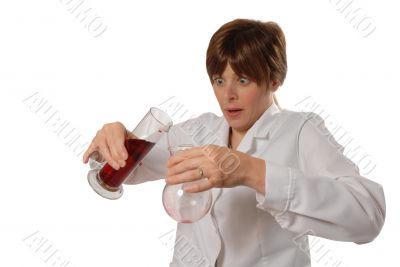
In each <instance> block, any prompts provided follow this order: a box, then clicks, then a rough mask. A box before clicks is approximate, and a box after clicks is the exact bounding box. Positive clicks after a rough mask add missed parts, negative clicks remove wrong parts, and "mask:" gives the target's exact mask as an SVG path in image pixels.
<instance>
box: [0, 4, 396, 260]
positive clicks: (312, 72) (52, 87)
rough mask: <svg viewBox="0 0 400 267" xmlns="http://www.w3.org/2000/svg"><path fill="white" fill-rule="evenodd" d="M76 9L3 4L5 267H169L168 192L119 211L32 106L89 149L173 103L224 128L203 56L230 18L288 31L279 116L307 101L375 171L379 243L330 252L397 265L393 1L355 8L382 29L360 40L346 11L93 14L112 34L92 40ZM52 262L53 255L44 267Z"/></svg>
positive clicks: (122, 204)
mask: <svg viewBox="0 0 400 267" xmlns="http://www.w3.org/2000/svg"><path fill="white" fill-rule="evenodd" d="M68 1H70V0H68ZM68 1H66V0H64V1H57V0H52V1H2V2H1V4H0V29H1V30H0V34H1V35H0V38H1V39H0V94H1V95H0V111H1V112H0V114H1V130H0V133H1V139H0V142H1V143H0V144H1V146H0V148H1V150H0V151H1V164H2V165H1V176H0V179H1V193H0V214H1V215H0V266H7V267H11V266H30V267H33V266H40V267H42V266H43V267H44V266H51V262H52V261H53V262H57V261H58V265H56V266H61V264H60V263H61V258H63V259H65V260H67V261H69V262H70V263H69V264H68V266H77V267H78V266H98V267H102V266H119V267H125V266H149V267H150V266H151V267H153V266H167V265H168V263H169V261H170V258H171V255H172V254H171V253H172V250H171V248H172V246H171V242H170V243H169V244H168V243H167V242H165V240H163V238H160V236H162V235H164V234H166V233H168V232H169V231H171V230H173V229H174V228H175V223H174V222H173V221H172V220H171V219H170V218H169V217H168V216H167V215H166V213H165V212H164V210H163V207H162V203H161V191H162V188H163V186H164V181H163V180H159V181H157V182H152V183H147V184H142V185H138V186H125V193H124V196H123V197H122V198H121V199H119V200H117V201H110V200H105V199H102V198H101V197H99V196H98V195H97V194H95V193H94V192H93V191H92V189H91V188H90V187H89V185H88V183H87V180H86V173H87V171H88V166H87V165H84V164H82V162H81V157H80V156H77V155H76V153H74V151H73V150H72V149H71V148H70V147H68V146H67V145H65V144H64V141H63V140H62V139H61V138H60V136H58V135H57V134H56V133H54V132H53V128H52V125H51V123H46V121H45V119H44V116H42V115H40V112H39V113H35V112H34V111H33V110H32V109H31V108H30V107H29V105H27V103H26V101H24V99H26V98H28V97H29V96H31V95H33V94H35V93H37V94H38V95H40V97H41V98H42V99H45V100H46V101H48V105H49V106H51V107H52V110H53V111H58V113H57V114H58V115H57V116H59V117H60V118H62V120H63V121H67V122H69V123H70V125H71V128H70V129H72V128H75V133H79V134H80V135H81V137H80V138H81V142H82V143H83V141H90V140H91V139H92V137H93V136H94V134H95V133H96V131H97V130H98V129H99V128H100V127H101V126H102V125H103V124H104V123H106V122H111V121H116V120H119V121H121V122H123V123H124V124H125V125H126V126H127V127H128V128H132V127H134V126H135V125H136V123H138V120H139V119H140V118H141V117H142V116H143V115H144V114H145V113H146V112H147V110H148V108H149V107H151V106H157V105H159V104H160V103H162V102H163V101H165V100H167V99H169V98H171V97H174V99H175V101H178V102H180V103H182V104H183V105H184V106H185V109H186V110H187V111H188V114H189V113H190V115H199V114H201V113H203V112H208V111H211V112H215V113H217V114H219V115H220V114H221V113H220V111H219V109H218V105H217V102H216V100H215V98H214V95H213V93H212V88H211V86H210V84H209V81H208V77H207V75H206V70H205V53H206V49H207V45H208V42H209V39H210V37H211V35H212V34H213V33H214V32H215V31H216V30H217V29H218V28H219V27H220V26H221V25H222V24H224V23H226V22H228V21H230V20H232V19H235V18H251V19H259V20H264V21H268V20H273V21H276V22H278V23H279V24H280V26H281V27H282V29H283V30H284V32H285V34H286V39H287V54H288V66H289V71H288V75H287V79H286V82H285V84H284V85H283V86H282V87H281V88H280V89H279V91H278V94H277V97H278V100H279V102H280V104H281V105H282V106H283V107H284V108H287V109H292V110H296V109H297V105H296V103H298V102H300V101H301V100H303V99H304V98H306V97H311V98H312V99H313V100H314V101H315V102H317V103H319V104H320V105H321V107H323V109H324V111H325V112H326V114H329V115H330V116H331V117H332V118H335V120H336V122H337V124H338V125H340V126H341V127H343V129H345V130H346V131H347V132H348V134H349V135H350V136H352V137H353V138H354V140H355V141H356V142H357V143H358V144H359V145H360V146H361V147H362V149H363V151H365V152H366V153H368V154H369V155H370V156H371V157H372V158H373V161H374V163H375V164H376V168H375V169H374V170H373V171H372V172H370V173H369V174H368V175H367V177H368V178H370V179H373V180H374V181H376V182H378V183H380V184H382V185H383V187H384V190H385V195H386V202H387V218H386V223H385V226H384V228H383V230H382V232H381V234H380V235H379V236H378V237H377V238H376V240H375V241H374V242H372V243H370V244H365V245H356V244H353V243H342V242H333V241H328V240H322V243H321V244H324V250H325V251H329V255H331V256H330V257H332V258H333V259H336V260H338V261H340V262H342V263H341V265H340V266H394V265H396V263H397V262H398V249H397V247H398V246H397V242H398V238H399V237H400V235H399V227H398V226H399V225H400V216H399V214H398V212H397V207H396V204H398V203H399V201H400V197H399V196H400V194H399V190H398V186H399V185H400V183H399V176H398V170H397V167H398V165H399V162H398V157H397V152H398V151H399V148H400V147H399V142H398V136H399V130H398V129H399V128H398V123H399V120H398V118H397V116H396V115H398V114H399V111H398V106H399V104H398V98H397V96H399V94H398V90H399V89H400V88H399V82H398V81H397V80H396V79H395V71H397V72H398V70H399V66H398V62H399V59H400V58H399V53H398V48H399V47H400V44H399V40H398V38H397V36H398V26H399V20H398V18H396V17H398V13H397V12H398V8H396V7H395V6H394V5H395V4H396V3H395V1H357V2H353V3H352V8H353V9H356V8H360V11H361V12H362V13H363V14H365V15H366V16H368V17H370V18H369V19H368V20H369V21H370V22H371V21H372V23H373V26H375V27H376V30H375V31H374V32H373V33H372V34H370V35H369V36H368V37H363V32H362V31H361V30H360V29H355V28H354V27H353V26H352V23H351V22H350V21H349V18H348V17H347V18H346V17H345V14H343V13H340V11H338V10H337V8H338V6H340V5H343V3H344V1H342V3H341V4H340V1H329V0H324V1H317V0H314V1H311V0H308V1H282V0H279V1H278V0H276V1H255V0H247V1H226V0H225V1H197V2H193V1H160V0H159V1H155V0H153V1H146V2H145V1H93V0H90V1H89V0H87V1H85V2H84V5H85V6H86V8H88V7H90V8H92V10H91V11H92V12H95V13H96V14H97V15H98V16H100V17H101V21H102V23H103V25H102V27H105V26H107V28H106V31H105V32H104V33H103V34H102V35H100V36H98V37H97V38H96V37H94V36H93V31H90V29H87V28H85V23H84V22H83V23H82V22H80V19H77V18H76V16H75V15H76V14H73V13H71V11H69V10H68V9H69V8H70V7H69V6H68V4H67V2H68ZM74 2H76V1H74ZM98 21H100V19H98ZM353 24H354V23H353ZM364 26H365V25H364ZM371 27H372V26H371ZM397 74H398V73H397ZM174 119H175V123H176V122H178V121H179V118H174ZM72 126H73V127H72ZM160 178H161V177H160ZM396 226H397V227H396ZM34 238H36V239H34ZM40 238H43V240H47V243H46V244H47V246H48V247H49V245H51V247H49V250H48V251H47V252H44V251H43V249H42V250H40V249H39V248H38V247H35V244H38V243H39V241H40ZM35 242H36V243H35ZM172 245H173V244H172ZM50 251H53V252H55V253H56V254H54V256H53V258H50V259H49V260H48V261H46V258H48V257H50V256H51V255H50ZM46 253H47V254H46ZM56 255H57V257H58V256H59V257H60V259H56V258H55V257H56ZM329 261H331V260H329V259H327V258H325V259H323V260H321V261H319V262H316V259H315V258H314V265H313V266H333V265H323V263H324V262H329ZM331 262H332V261H331Z"/></svg>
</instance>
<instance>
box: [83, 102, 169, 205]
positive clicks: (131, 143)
mask: <svg viewBox="0 0 400 267" xmlns="http://www.w3.org/2000/svg"><path fill="white" fill-rule="evenodd" d="M171 126H172V120H171V118H170V117H169V116H168V114H167V113H165V112H164V111H162V110H160V109H158V108H154V107H152V108H150V110H149V112H148V113H147V114H146V115H145V116H144V117H143V119H142V120H141V121H140V122H139V124H138V125H137V126H136V128H135V129H134V130H133V131H132V134H134V135H135V136H136V137H137V139H127V140H125V147H126V150H127V151H128V159H127V160H126V164H125V166H124V167H122V168H120V169H119V170H115V169H114V168H112V167H111V166H110V165H109V164H108V163H104V162H103V163H99V162H97V161H96V157H98V156H99V154H98V153H93V155H91V156H90V162H89V163H90V166H91V168H93V169H92V170H90V171H89V173H88V181H89V184H90V186H91V187H92V188H93V190H94V191H95V192H96V193H98V194H99V195H100V196H102V197H104V198H108V199H118V198H120V197H121V196H122V194H123V187H122V184H123V183H124V181H125V180H126V178H127V177H128V175H129V174H130V173H131V172H132V171H134V170H135V168H136V167H137V166H138V165H139V163H140V161H141V160H143V158H144V157H145V156H146V155H147V153H149V151H150V150H151V149H152V148H153V146H154V145H155V144H156V143H157V141H158V140H159V139H160V137H161V136H162V134H163V133H164V132H167V131H168V130H169V128H170V127H171ZM93 161H95V162H93Z"/></svg>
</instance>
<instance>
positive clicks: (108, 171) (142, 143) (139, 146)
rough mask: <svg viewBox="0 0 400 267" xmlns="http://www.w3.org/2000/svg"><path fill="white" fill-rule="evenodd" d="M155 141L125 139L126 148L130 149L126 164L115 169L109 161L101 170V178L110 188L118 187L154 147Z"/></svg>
mask: <svg viewBox="0 0 400 267" xmlns="http://www.w3.org/2000/svg"><path fill="white" fill-rule="evenodd" d="M153 146H154V143H151V142H147V141H146V140H141V139H128V140H126V141H125V147H126V150H128V159H127V160H126V165H125V167H123V168H120V169H119V170H115V169H113V168H112V167H111V166H110V165H109V164H108V163H107V164H106V165H104V167H103V168H102V169H101V170H100V173H99V178H100V179H101V181H102V182H103V183H104V184H105V185H106V187H108V188H110V189H118V187H119V186H120V185H121V184H122V183H123V182H124V181H125V179H126V177H127V176H128V175H129V173H130V172H131V171H132V170H133V169H134V168H135V167H136V165H137V164H139V162H140V161H141V160H142V159H143V158H144V157H145V156H146V155H147V153H148V152H149V151H150V150H151V149H152V147H153Z"/></svg>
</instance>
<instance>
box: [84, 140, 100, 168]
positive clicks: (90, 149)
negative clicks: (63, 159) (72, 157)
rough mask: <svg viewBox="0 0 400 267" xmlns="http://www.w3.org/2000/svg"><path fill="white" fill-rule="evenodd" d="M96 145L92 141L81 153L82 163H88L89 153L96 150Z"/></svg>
mask: <svg viewBox="0 0 400 267" xmlns="http://www.w3.org/2000/svg"><path fill="white" fill-rule="evenodd" d="M97 148H98V147H97V146H96V145H95V144H94V143H93V142H92V143H90V145H89V147H88V149H87V150H86V151H85V153H84V154H83V163H88V161H89V157H90V155H91V154H92V153H93V152H95V151H96V150H97Z"/></svg>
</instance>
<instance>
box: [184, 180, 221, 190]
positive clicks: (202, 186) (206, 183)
mask: <svg viewBox="0 0 400 267" xmlns="http://www.w3.org/2000/svg"><path fill="white" fill-rule="evenodd" d="M213 187H214V186H213V183H212V182H211V181H210V180H208V179H203V180H202V181H201V182H199V183H196V184H192V185H190V186H188V187H185V189H184V190H185V192H187V193H199V192H203V191H207V190H210V189H211V188H213Z"/></svg>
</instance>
